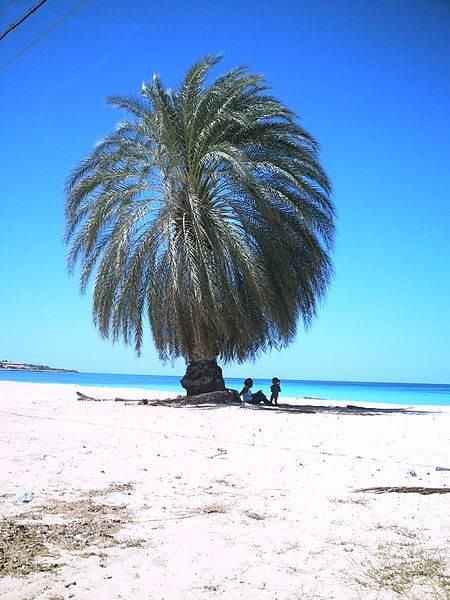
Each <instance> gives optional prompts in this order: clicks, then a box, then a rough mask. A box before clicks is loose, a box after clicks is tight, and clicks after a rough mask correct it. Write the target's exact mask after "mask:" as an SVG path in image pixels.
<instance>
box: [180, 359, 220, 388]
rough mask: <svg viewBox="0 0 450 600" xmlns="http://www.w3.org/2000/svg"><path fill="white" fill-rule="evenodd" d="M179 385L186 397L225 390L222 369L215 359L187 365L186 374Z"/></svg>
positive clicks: (193, 361)
mask: <svg viewBox="0 0 450 600" xmlns="http://www.w3.org/2000/svg"><path fill="white" fill-rule="evenodd" d="M180 383H181V385H182V386H183V387H184V389H185V390H186V393H187V395H188V396H195V395H197V394H206V393H207V392H217V391H219V390H224V389H225V382H224V380H223V376H222V369H221V368H220V367H219V365H218V364H217V361H216V359H215V358H213V359H209V360H192V361H191V362H190V363H188V365H187V369H186V374H185V375H184V377H183V378H182V379H181V382H180Z"/></svg>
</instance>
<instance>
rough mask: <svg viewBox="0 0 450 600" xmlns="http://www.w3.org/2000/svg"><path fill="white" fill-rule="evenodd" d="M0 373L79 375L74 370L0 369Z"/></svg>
mask: <svg viewBox="0 0 450 600" xmlns="http://www.w3.org/2000/svg"><path fill="white" fill-rule="evenodd" d="M0 371H14V372H16V371H18V372H20V373H79V371H77V370H75V369H51V368H48V369H15V368H12V369H10V368H8V367H0Z"/></svg>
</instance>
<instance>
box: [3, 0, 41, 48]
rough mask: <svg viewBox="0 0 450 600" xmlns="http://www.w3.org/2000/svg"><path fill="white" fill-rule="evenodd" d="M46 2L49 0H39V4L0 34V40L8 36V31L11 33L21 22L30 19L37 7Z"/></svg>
mask: <svg viewBox="0 0 450 600" xmlns="http://www.w3.org/2000/svg"><path fill="white" fill-rule="evenodd" d="M45 2H47V0H40V2H38V3H37V4H35V5H34V6H32V7H31V8H30V9H29V10H28V11H27V12H26V13H25V14H24V15H23V16H22V17H20V19H19V20H18V21H16V22H15V23H12V24H11V25H10V26H9V27H8V28H7V29H5V31H4V32H3V33H2V34H1V35H0V42H1V41H2V39H3V38H4V37H6V36H7V35H8V33H11V31H13V29H15V28H16V27H19V25H20V24H21V23H23V22H24V21H26V20H27V19H28V17H29V16H31V15H32V14H33V13H34V12H36V11H37V9H38V8H40V7H41V6H42V5H43V4H44V3H45ZM6 8H8V7H6Z"/></svg>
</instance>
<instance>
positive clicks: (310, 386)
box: [0, 371, 450, 406]
mask: <svg viewBox="0 0 450 600" xmlns="http://www.w3.org/2000/svg"><path fill="white" fill-rule="evenodd" d="M0 380H3V381H23V382H30V383H74V384H77V385H79V386H98V385H101V386H108V387H131V388H138V389H144V390H145V389H154V390H168V391H174V392H179V393H180V394H183V393H184V390H183V389H182V388H181V386H180V381H179V380H180V377H177V376H171V375H121V374H117V375H116V374H110V373H51V372H27V371H0ZM270 383H271V382H270V380H269V379H254V386H253V389H254V390H255V391H257V390H259V389H261V390H263V391H264V392H265V393H266V394H270ZM226 385H227V387H230V388H233V389H237V390H240V389H241V388H242V379H235V378H227V379H226ZM283 396H285V397H293V398H296V397H305V396H307V397H310V398H321V399H324V400H348V401H350V402H379V403H383V404H405V405H412V404H430V405H438V406H450V385H449V384H426V383H370V382H364V381H308V380H305V381H303V380H294V379H285V380H282V381H281V396H280V402H282V401H283Z"/></svg>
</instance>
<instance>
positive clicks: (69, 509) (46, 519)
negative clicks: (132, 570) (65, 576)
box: [0, 488, 144, 587]
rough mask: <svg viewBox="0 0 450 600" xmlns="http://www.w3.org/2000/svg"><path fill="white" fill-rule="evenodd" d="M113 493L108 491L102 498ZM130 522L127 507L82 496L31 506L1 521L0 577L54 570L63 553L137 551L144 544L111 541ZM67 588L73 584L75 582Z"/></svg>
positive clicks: (71, 583) (137, 541) (58, 566)
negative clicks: (88, 548)
mask: <svg viewBox="0 0 450 600" xmlns="http://www.w3.org/2000/svg"><path fill="white" fill-rule="evenodd" d="M111 491H112V490H111V489H110V488H107V489H106V490H105V493H111ZM55 517H56V519H55ZM130 521H131V514H130V513H129V511H128V510H127V506H126V505H125V504H119V505H118V504H109V503H100V502H98V501H94V500H93V499H91V498H85V497H84V498H80V499H78V500H72V501H66V500H64V501H63V500H57V499H54V500H49V501H47V502H46V503H45V505H42V506H34V505H33V508H32V509H31V510H29V511H27V512H26V514H23V515H18V516H16V517H14V518H11V517H5V518H1V519H0V578H1V577H4V576H13V577H14V576H19V577H24V576H27V575H29V574H30V573H33V572H50V571H55V570H56V569H59V568H60V567H61V566H62V562H61V558H60V554H61V552H62V551H64V550H65V551H69V552H76V553H79V552H80V551H84V550H85V549H86V546H95V547H96V548H98V549H103V548H105V549H106V548H111V547H118V548H126V547H130V545H133V546H139V545H141V544H142V543H144V542H143V540H128V539H127V540H125V541H124V540H120V539H117V538H116V537H115V536H116V533H118V532H119V531H120V530H121V529H122V528H123V525H124V524H125V523H129V522H130ZM78 555H79V554H78ZM67 583H68V584H69V586H70V585H75V582H74V581H73V580H71V581H68V582H67ZM69 586H67V587H69Z"/></svg>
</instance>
